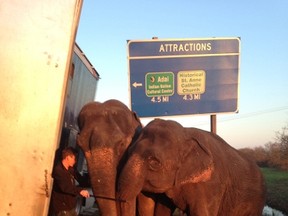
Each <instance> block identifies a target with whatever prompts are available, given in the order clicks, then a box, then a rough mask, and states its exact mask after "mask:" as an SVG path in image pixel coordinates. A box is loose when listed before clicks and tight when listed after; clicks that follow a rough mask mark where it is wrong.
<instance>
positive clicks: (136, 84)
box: [132, 82, 142, 88]
mask: <svg viewBox="0 0 288 216" xmlns="http://www.w3.org/2000/svg"><path fill="white" fill-rule="evenodd" d="M132 85H133V86H134V87H135V88H137V87H141V86H142V83H137V82H134V83H133V84H132Z"/></svg>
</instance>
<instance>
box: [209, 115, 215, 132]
mask: <svg viewBox="0 0 288 216" xmlns="http://www.w3.org/2000/svg"><path fill="white" fill-rule="evenodd" d="M210 130H211V132H212V133H215V134H216V115H210Z"/></svg>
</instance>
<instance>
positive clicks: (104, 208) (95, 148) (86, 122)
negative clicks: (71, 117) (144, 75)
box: [77, 100, 142, 216]
mask: <svg viewBox="0 0 288 216" xmlns="http://www.w3.org/2000/svg"><path fill="white" fill-rule="evenodd" d="M78 125H79V129H80V133H79V135H78V137H77V144H78V145H79V146H80V147H81V149H82V150H83V152H84V154H85V158H86V160H87V165H88V171H89V175H90V180H91V185H92V190H93V193H94V195H97V197H98V198H96V200H97V203H98V206H99V209H100V213H101V215H105V216H106V215H107V216H113V215H117V202H116V201H115V200H113V199H114V198H115V196H116V195H115V188H116V178H117V173H118V170H119V169H121V164H122V162H121V160H123V158H124V154H125V151H126V149H127V148H128V146H129V145H130V144H131V143H132V140H133V137H134V136H135V134H137V130H139V129H141V128H142V125H141V122H140V120H139V118H138V117H137V115H136V114H135V113H134V112H131V111H130V110H129V109H128V108H127V107H126V106H125V105H124V104H123V103H121V102H120V101H117V100H108V101H106V102H104V103H99V102H91V103H88V104H86V105H85V106H84V107H83V108H82V109H81V111H80V113H79V116H78Z"/></svg>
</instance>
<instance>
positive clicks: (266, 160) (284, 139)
mask: <svg viewBox="0 0 288 216" xmlns="http://www.w3.org/2000/svg"><path fill="white" fill-rule="evenodd" d="M239 150H240V151H241V152H243V153H245V154H247V155H248V156H249V157H250V158H252V159H253V160H255V161H256V163H257V164H258V165H259V166H260V167H270V168H277V169H281V170H286V171H288V124H287V126H285V127H283V128H282V130H280V131H277V132H276V136H275V141H274V142H271V141H270V142H268V143H266V144H265V145H264V146H259V147H254V148H242V149H239Z"/></svg>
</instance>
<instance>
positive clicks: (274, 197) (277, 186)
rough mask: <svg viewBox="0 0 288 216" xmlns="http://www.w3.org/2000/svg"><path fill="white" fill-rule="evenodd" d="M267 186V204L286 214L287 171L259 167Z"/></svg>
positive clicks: (287, 195) (287, 198) (287, 194)
mask: <svg viewBox="0 0 288 216" xmlns="http://www.w3.org/2000/svg"><path fill="white" fill-rule="evenodd" d="M261 171H262V173H263V175H264V178H265V181H266V187H267V201H266V203H267V205H269V206H270V207H272V208H275V209H277V210H279V211H282V212H283V213H285V214H288V171H279V170H276V169H272V168H261Z"/></svg>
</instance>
